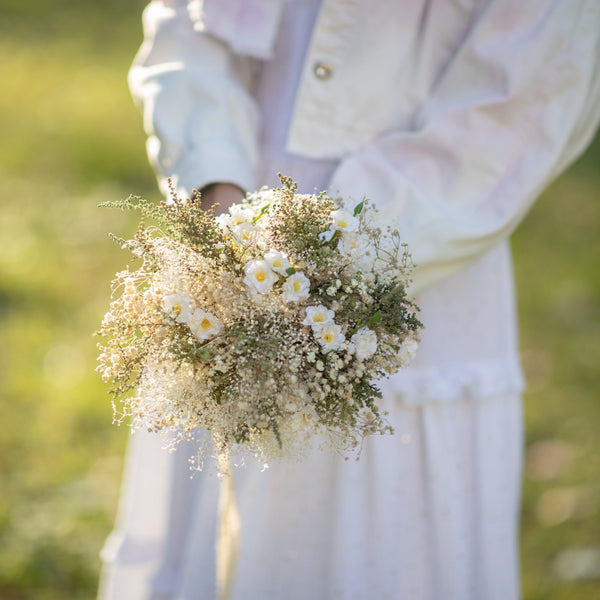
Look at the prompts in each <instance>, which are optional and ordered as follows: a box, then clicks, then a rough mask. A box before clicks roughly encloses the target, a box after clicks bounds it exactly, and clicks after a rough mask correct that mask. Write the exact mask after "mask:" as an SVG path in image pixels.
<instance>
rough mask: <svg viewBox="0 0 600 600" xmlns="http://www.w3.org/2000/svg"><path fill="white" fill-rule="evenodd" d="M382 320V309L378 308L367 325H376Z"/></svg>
mask: <svg viewBox="0 0 600 600" xmlns="http://www.w3.org/2000/svg"><path fill="white" fill-rule="evenodd" d="M380 320H381V311H380V310H378V311H377V312H376V313H375V314H374V315H371V316H370V317H369V319H368V320H367V325H375V324H376V323H379V321H380Z"/></svg>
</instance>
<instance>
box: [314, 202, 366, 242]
mask: <svg viewBox="0 0 600 600" xmlns="http://www.w3.org/2000/svg"><path fill="white" fill-rule="evenodd" d="M330 216H331V218H332V219H333V224H332V225H331V227H330V228H329V229H328V230H327V231H324V232H323V233H321V234H319V239H320V240H321V241H323V242H328V241H329V240H331V238H332V237H333V235H334V234H335V232H336V231H342V232H353V231H356V230H357V229H358V219H357V218H356V217H355V216H353V215H352V214H351V213H349V212H348V211H346V210H343V209H339V210H334V211H332V212H331V215H330Z"/></svg>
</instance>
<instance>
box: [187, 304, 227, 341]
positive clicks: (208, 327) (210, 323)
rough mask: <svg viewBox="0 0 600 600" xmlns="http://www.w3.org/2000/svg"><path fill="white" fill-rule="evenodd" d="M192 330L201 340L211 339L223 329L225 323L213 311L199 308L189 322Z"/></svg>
mask: <svg viewBox="0 0 600 600" xmlns="http://www.w3.org/2000/svg"><path fill="white" fill-rule="evenodd" d="M188 325H189V327H190V331H191V332H192V333H193V334H194V336H195V337H196V338H197V339H199V340H209V339H210V338H213V337H215V336H216V335H219V333H221V331H223V323H222V322H221V321H220V320H219V319H217V317H215V315H212V314H211V313H208V312H206V311H205V310H202V309H201V308H197V309H196V310H195V311H194V312H193V313H192V317H191V319H190V320H189V322H188Z"/></svg>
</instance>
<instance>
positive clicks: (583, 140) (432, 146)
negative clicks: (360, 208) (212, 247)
mask: <svg viewBox="0 0 600 600" xmlns="http://www.w3.org/2000/svg"><path fill="white" fill-rule="evenodd" d="M599 40H600V5H599V4H598V3H597V2H595V0H587V1H586V0H582V1H570V2H563V1H562V0H546V1H540V2H526V3H523V2H520V1H516V0H515V1H513V0H506V1H504V0H503V1H488V2H486V3H484V5H483V8H482V10H481V11H480V13H479V15H478V17H477V19H476V20H475V22H474V24H473V26H472V28H471V29H470V32H469V34H468V35H467V36H466V38H465V39H464V42H463V43H462V45H461V47H460V48H459V51H458V52H457V53H456V55H455V57H454V59H453V60H452V62H451V63H450V64H449V65H448V66H447V68H446V69H445V71H444V72H443V74H442V75H441V77H440V78H439V81H438V82H437V85H436V86H435V88H434V90H433V91H432V94H431V96H430V99H429V100H428V101H427V102H426V103H425V104H424V105H423V106H422V109H421V110H420V112H419V114H418V115H417V118H416V120H415V123H414V128H413V129H412V130H411V131H395V132H390V133H389V134H386V135H384V136H383V137H381V138H379V139H377V140H376V141H375V142H373V143H372V144H370V145H369V146H367V147H365V148H362V149H360V150H359V151H357V152H354V153H351V154H350V155H348V156H347V157H345V158H344V159H343V160H342V162H341V163H340V165H339V168H338V169H337V170H336V172H335V173H334V175H333V178H332V181H331V186H330V188H331V190H332V192H334V193H335V192H338V191H339V192H340V193H341V194H342V195H344V196H351V195H353V194H354V195H355V197H356V195H357V194H361V193H362V191H363V190H369V195H370V197H371V199H372V200H374V201H375V203H376V204H377V205H378V206H379V209H380V212H381V217H382V221H383V222H385V223H391V222H393V223H394V225H396V226H398V229H399V231H400V233H401V235H402V237H403V239H404V241H406V242H407V243H408V244H409V250H410V251H411V254H412V256H413V261H414V262H415V263H416V264H417V268H416V269H415V271H414V275H413V284H412V288H413V292H417V291H419V290H420V289H422V288H424V287H426V286H428V285H430V284H431V283H434V282H436V281H439V280H441V279H442V278H445V277H447V276H448V275H450V274H452V273H454V272H455V271H457V270H458V269H460V268H462V267H463V266H465V265H467V264H468V263H469V262H470V261H473V260H474V259H476V258H477V257H479V256H481V255H482V254H483V253H485V252H486V251H487V250H489V249H491V248H492V247H493V246H494V245H495V244H497V243H498V242H499V241H501V240H502V239H504V238H506V237H507V236H508V235H510V233H511V232H512V231H513V230H514V229H515V227H516V226H517V225H518V223H519V222H520V220H521V219H522V218H523V216H524V215H525V213H526V212H527V210H528V209H529V207H530V206H531V204H532V203H533V201H534V200H535V198H536V196H538V194H539V193H540V192H541V191H542V189H543V188H544V187H545V186H546V185H547V184H548V183H549V181H550V180H551V179H552V178H553V177H555V176H557V174H558V173H559V172H560V171H561V170H563V169H564V168H565V167H566V166H567V165H568V164H569V163H571V162H572V161H573V160H574V159H575V158H576V157H577V156H578V155H579V154H580V153H581V152H582V151H583V149H584V148H585V146H586V145H587V143H588V142H589V141H590V140H591V138H592V136H593V133H594V130H595V128H596V126H597V124H598V120H599V118H600V77H599V75H600V41H599Z"/></svg>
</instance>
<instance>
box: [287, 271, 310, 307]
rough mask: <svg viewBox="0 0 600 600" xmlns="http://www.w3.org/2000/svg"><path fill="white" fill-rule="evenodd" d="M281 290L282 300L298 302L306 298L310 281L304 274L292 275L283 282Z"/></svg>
mask: <svg viewBox="0 0 600 600" xmlns="http://www.w3.org/2000/svg"><path fill="white" fill-rule="evenodd" d="M282 290H283V294H282V298H283V299H284V300H285V301H286V302H298V301H299V300H302V299H304V298H308V293H309V290H310V280H309V279H308V277H307V276H306V275H304V273H294V274H293V275H290V276H289V277H288V278H287V279H286V280H285V283H284V284H283V286H282Z"/></svg>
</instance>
